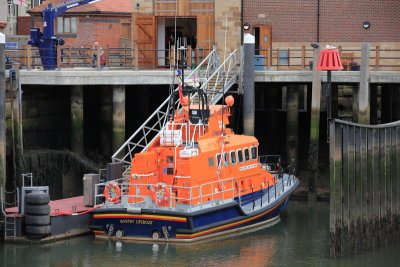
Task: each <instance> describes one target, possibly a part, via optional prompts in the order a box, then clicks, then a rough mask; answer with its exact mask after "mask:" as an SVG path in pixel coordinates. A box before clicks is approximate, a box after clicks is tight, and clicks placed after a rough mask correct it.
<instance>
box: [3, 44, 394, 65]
mask: <svg viewBox="0 0 400 267" xmlns="http://www.w3.org/2000/svg"><path fill="white" fill-rule="evenodd" d="M338 50H339V54H340V57H341V59H342V65H343V67H344V71H352V70H359V67H360V65H361V48H356V47H350V48H349V47H344V46H343V47H342V46H339V47H338ZM211 51H212V50H211V49H203V48H199V47H198V48H196V49H191V48H190V49H189V48H188V51H187V52H186V55H185V60H186V62H187V65H188V66H189V67H191V68H194V67H195V66H198V65H199V63H200V62H201V61H202V60H204V58H206V57H207V55H208V54H209V53H210V52H211ZM46 52H49V51H47V50H45V49H43V50H42V54H48V53H46ZM312 54H313V50H312V48H306V46H302V47H297V48H296V47H287V48H276V49H256V50H255V56H254V68H255V70H256V71H263V70H311V69H312V68H313V66H312ZM6 55H7V58H8V59H7V60H8V61H10V62H14V63H18V64H19V65H20V68H22V69H41V68H43V65H42V59H43V58H44V59H45V60H46V59H47V60H48V59H52V62H57V64H56V65H51V67H54V68H57V69H70V68H96V69H113V68H118V69H119V68H122V69H133V70H147V69H167V68H169V67H170V66H171V65H175V64H176V62H177V61H179V60H181V59H180V57H179V56H178V55H179V53H177V52H176V50H175V49H174V48H171V49H135V48H131V47H128V46H126V45H125V46H121V47H105V48H102V49H93V48H92V47H91V46H81V47H71V46H61V47H57V53H56V54H55V55H54V56H47V57H46V56H44V55H42V56H40V54H39V50H38V49H37V48H36V47H31V46H29V45H24V46H23V47H22V48H15V49H7V50H6ZM94 55H96V57H95V58H94ZM98 55H99V56H98ZM175 55H177V56H176V57H175ZM399 59H400V49H392V48H384V47H381V46H373V47H371V49H370V70H372V71H399V70H400V60H399Z"/></svg>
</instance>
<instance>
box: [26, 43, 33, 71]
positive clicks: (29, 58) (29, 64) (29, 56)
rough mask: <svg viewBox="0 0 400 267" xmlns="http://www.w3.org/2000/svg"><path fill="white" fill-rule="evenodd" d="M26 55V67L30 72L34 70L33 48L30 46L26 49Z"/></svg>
mask: <svg viewBox="0 0 400 267" xmlns="http://www.w3.org/2000/svg"><path fill="white" fill-rule="evenodd" d="M26 55H27V56H26V61H27V62H26V67H27V68H28V70H30V69H32V47H31V46H30V45H28V47H27V48H26Z"/></svg>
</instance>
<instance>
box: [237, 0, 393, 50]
mask: <svg viewBox="0 0 400 267" xmlns="http://www.w3.org/2000/svg"><path fill="white" fill-rule="evenodd" d="M317 3H318V0H243V22H244V23H249V24H250V25H255V24H269V25H272V39H273V42H313V41H316V39H317ZM320 14H321V17H320V41H321V42H324V41H325V42H327V41H330V42H331V41H335V42H363V41H372V42H374V41H376V42H399V41H400V27H399V25H400V16H399V14H400V4H399V0H380V1H376V0H330V1H322V0H320ZM364 21H369V22H370V24H371V27H370V28H369V29H368V30H365V29H363V28H362V23H363V22H364Z"/></svg>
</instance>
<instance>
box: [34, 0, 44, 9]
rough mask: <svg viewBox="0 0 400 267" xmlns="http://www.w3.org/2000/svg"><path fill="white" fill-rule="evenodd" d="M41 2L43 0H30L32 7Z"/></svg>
mask: <svg viewBox="0 0 400 267" xmlns="http://www.w3.org/2000/svg"><path fill="white" fill-rule="evenodd" d="M43 2H44V0H32V1H31V3H32V8H34V7H35V6H38V5H40V4H41V3H43Z"/></svg>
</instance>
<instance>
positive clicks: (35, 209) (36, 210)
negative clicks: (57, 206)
mask: <svg viewBox="0 0 400 267" xmlns="http://www.w3.org/2000/svg"><path fill="white" fill-rule="evenodd" d="M25 214H29V215H49V214H50V205H25Z"/></svg>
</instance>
